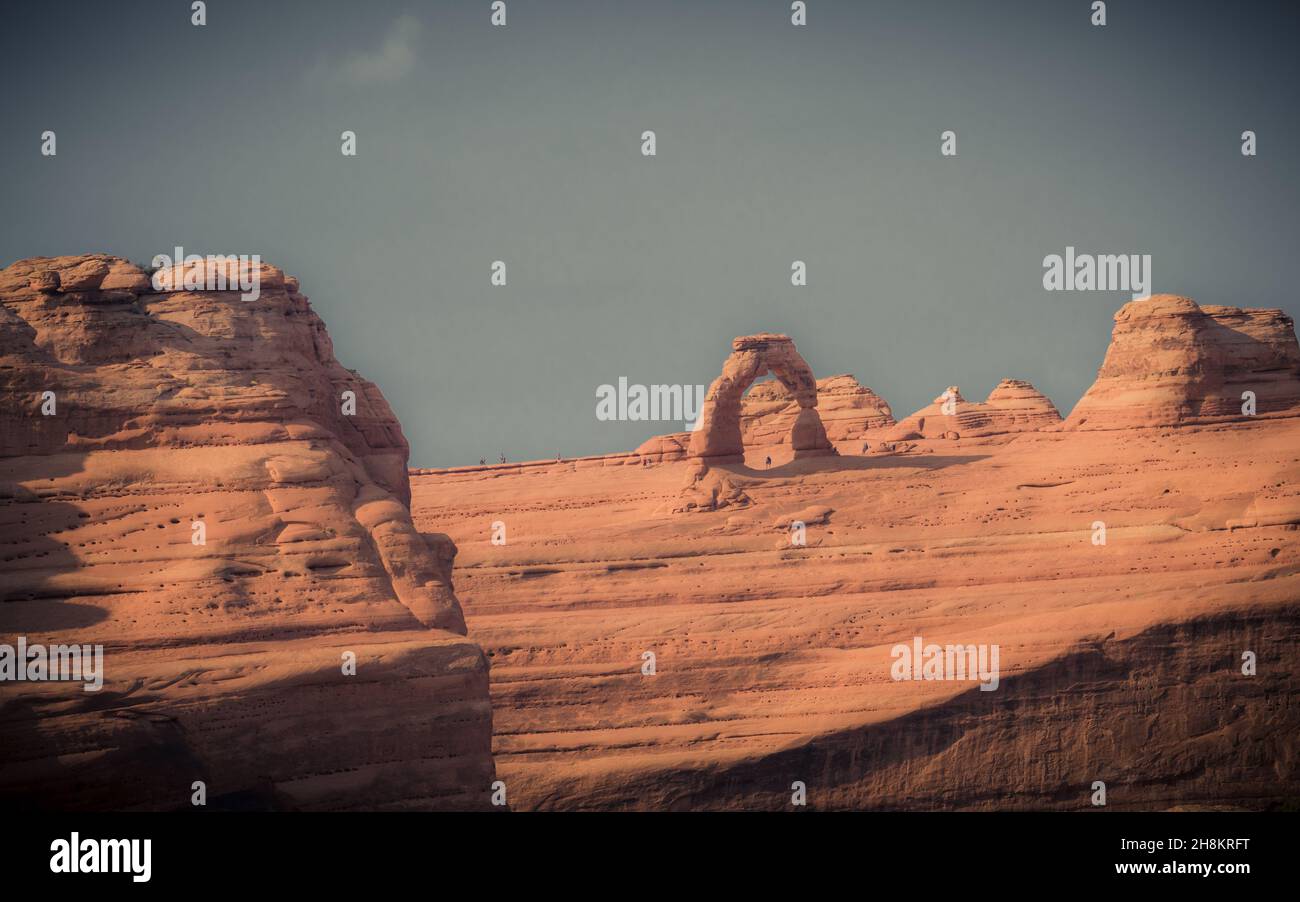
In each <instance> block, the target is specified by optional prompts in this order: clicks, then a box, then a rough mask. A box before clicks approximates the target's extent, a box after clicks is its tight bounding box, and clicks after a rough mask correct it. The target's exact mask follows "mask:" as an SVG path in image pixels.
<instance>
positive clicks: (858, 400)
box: [740, 375, 894, 447]
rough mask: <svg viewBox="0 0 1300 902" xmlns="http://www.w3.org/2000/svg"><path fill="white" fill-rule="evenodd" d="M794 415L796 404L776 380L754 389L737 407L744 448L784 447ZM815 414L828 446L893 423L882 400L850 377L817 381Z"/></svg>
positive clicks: (844, 376)
mask: <svg viewBox="0 0 1300 902" xmlns="http://www.w3.org/2000/svg"><path fill="white" fill-rule="evenodd" d="M798 414H799V404H798V402H797V401H796V400H795V399H794V397H793V396H792V395H791V393H790V391H789V390H788V389H787V388H786V387H785V386H784V385H782V384H781V382H780V381H779V380H774V381H771V382H764V383H761V384H759V385H755V386H754V387H753V388H752V389H751V390H750V392H749V394H747V395H745V397H744V399H743V400H742V401H741V404H740V431H741V434H742V436H743V438H744V444H745V447H751V446H763V445H781V444H787V443H788V442H789V441H790V432H791V430H792V428H793V427H794V421H795V418H796V417H797V416H798ZM817 414H818V416H819V417H820V418H821V421H822V425H823V426H824V427H825V429H826V437H827V438H828V439H830V441H831V442H847V441H852V440H854V439H860V438H862V437H863V435H865V434H866V433H868V432H870V431H871V430H873V429H881V428H883V427H885V426H891V425H893V423H894V415H893V412H892V411H891V410H890V409H889V404H888V403H886V401H885V399H884V398H882V397H880V396H879V395H877V394H876V393H875V392H873V391H872V390H871V389H869V388H867V387H866V386H865V385H861V384H859V383H858V380H857V379H855V378H853V377H852V376H850V375H843V376H830V377H828V378H826V379H818V380H817Z"/></svg>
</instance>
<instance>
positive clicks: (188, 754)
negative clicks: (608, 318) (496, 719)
mask: <svg viewBox="0 0 1300 902" xmlns="http://www.w3.org/2000/svg"><path fill="white" fill-rule="evenodd" d="M259 275H260V279H261V285H260V288H261V296H260V297H259V298H258V299H257V300H254V301H243V300H241V299H240V296H239V294H238V293H237V292H235V291H154V290H153V288H152V286H151V284H150V280H149V278H148V277H147V276H146V274H145V273H144V272H142V271H141V270H140V269H139V268H138V267H136V266H134V265H133V264H131V263H129V262H128V261H125V260H121V259H119V258H115V257H108V256H104V255H90V256H82V257H59V258H38V259H32V260H23V261H19V262H18V263H15V264H13V265H12V266H9V267H7V268H5V269H4V270H2V271H0V388H2V389H3V393H4V396H5V397H6V399H7V400H8V403H7V404H6V405H5V407H4V409H3V411H2V412H0V425H2V426H3V444H2V445H0V549H2V550H3V569H4V590H3V592H4V595H3V604H0V636H3V637H4V641H6V642H11V643H12V642H13V641H15V637H17V636H23V637H26V639H27V641H28V642H29V643H37V642H43V643H50V642H75V643H92V644H102V645H103V646H104V647H105V662H104V666H105V671H106V682H105V685H104V688H103V689H102V690H101V691H100V692H98V693H86V692H84V691H82V689H81V686H80V684H76V685H75V686H73V685H70V684H66V683H21V684H15V683H8V684H5V686H4V687H3V693H4V694H3V706H2V707H0V721H3V723H2V725H0V735H2V736H3V738H0V757H3V760H4V761H5V764H6V766H5V767H4V768H3V773H4V776H3V777H0V798H4V799H9V800H13V801H15V802H16V803H17V804H19V805H20V806H21V805H43V806H49V807H53V808H121V807H131V808H184V807H188V805H189V796H190V789H189V787H190V786H191V783H192V782H193V781H194V780H201V781H204V782H205V783H207V791H208V793H209V796H210V798H212V799H215V800H218V803H220V800H223V799H224V800H228V801H230V804H252V805H255V806H258V807H301V808H332V809H337V808H356V807H366V808H370V807H478V806H480V805H482V804H484V803H485V801H486V798H487V793H488V791H489V790H488V787H489V784H490V782H491V774H492V761H491V757H490V749H489V740H490V734H491V711H490V707H489V704H488V697H487V666H486V662H485V659H484V657H483V655H482V653H481V652H480V650H479V648H478V647H477V646H476V645H474V644H473V643H472V642H470V641H467V640H466V639H465V638H464V633H465V627H464V620H463V617H462V615H461V610H460V605H459V603H458V602H457V599H456V597H455V595H454V594H453V592H452V583H451V561H452V557H453V555H454V554H455V546H454V545H453V544H452V543H451V541H450V540H449V539H447V538H446V537H445V536H442V535H439V534H437V533H429V534H427V535H426V534H421V533H420V532H419V531H418V530H417V529H416V528H415V526H414V524H413V523H412V521H411V517H410V513H409V510H408V507H407V505H408V503H409V498H410V487H409V482H408V477H407V472H406V460H407V445H406V440H405V438H404V437H403V435H402V431H401V428H400V426H399V425H398V423H397V420H396V418H395V417H394V416H393V413H392V411H391V410H390V408H389V406H388V404H387V403H386V402H385V401H384V398H383V396H382V394H381V393H380V392H379V390H378V389H377V388H376V387H375V386H374V385H373V384H371V383H370V382H367V381H366V380H364V379H362V378H360V377H359V376H357V375H356V374H355V373H353V372H351V371H349V370H347V369H345V368H344V367H343V366H342V365H340V364H339V363H338V361H337V360H335V358H334V354H333V350H332V347H331V344H330V339H329V336H328V335H327V334H326V331H325V326H324V324H323V323H322V322H321V320H320V318H319V317H318V316H317V315H316V314H315V313H314V312H313V311H312V309H311V305H310V304H309V303H308V301H307V299H306V297H304V296H303V295H302V294H301V293H300V292H299V286H298V283H297V280H295V279H293V278H291V277H287V276H285V275H284V274H283V273H282V272H281V271H280V270H278V269H276V268H274V267H271V266H265V265H263V266H262V267H261V269H260V272H259ZM47 392H52V393H53V395H52V397H51V396H50V395H48V394H46V393H47ZM346 393H352V394H351V395H349V394H346ZM353 395H354V396H355V412H354V413H353V412H352V408H351V403H350V402H351V400H352V397H353ZM200 538H202V539H203V543H202V544H197V543H198V541H199V539H200ZM346 655H352V656H355V660H356V668H355V675H349V674H346V673H344V667H343V661H344V658H345V656H346Z"/></svg>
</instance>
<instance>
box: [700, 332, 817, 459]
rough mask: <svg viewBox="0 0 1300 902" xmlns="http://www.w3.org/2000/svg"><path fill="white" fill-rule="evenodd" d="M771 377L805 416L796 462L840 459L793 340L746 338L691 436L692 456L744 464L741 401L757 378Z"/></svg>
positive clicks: (799, 423) (799, 424)
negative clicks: (820, 457) (825, 457)
mask: <svg viewBox="0 0 1300 902" xmlns="http://www.w3.org/2000/svg"><path fill="white" fill-rule="evenodd" d="M769 372H770V373H771V374H772V375H773V376H775V377H776V378H777V380H779V381H780V383H781V384H782V386H783V387H784V388H785V390H786V391H787V392H788V393H789V394H790V395H791V396H792V397H793V398H794V401H795V403H796V404H797V405H798V408H799V411H798V413H797V414H795V416H794V417H793V419H792V421H791V425H790V433H789V435H790V441H789V444H790V446H791V448H792V449H793V451H794V456H795V457H810V456H817V455H825V454H834V453H835V449H834V448H833V447H832V445H831V443H830V441H829V440H828V439H827V437H826V429H825V427H823V426H822V421H821V418H820V417H819V416H818V415H817V380H816V379H815V378H814V377H813V372H812V369H811V368H810V367H809V366H808V364H807V363H806V362H805V361H804V359H803V358H802V357H800V356H799V352H798V351H797V350H795V346H794V342H793V341H792V340H791V339H790V336H788V335H775V334H772V333H770V332H764V333H760V334H758V335H743V336H741V337H739V338H737V339H735V340H734V341H732V343H731V356H729V357H728V358H727V360H726V362H725V363H724V364H723V366H722V375H720V376H719V377H718V378H717V379H715V380H713V384H712V385H710V386H709V391H708V394H707V395H705V398H704V408H703V410H702V411H701V412H700V421H699V427H698V428H697V429H696V430H695V432H694V433H693V434H692V435H691V444H690V451H689V456H690V457H692V458H700V459H702V460H704V461H706V462H707V463H710V464H718V463H740V462H743V461H744V454H745V452H744V437H743V435H742V433H741V428H740V414H741V398H742V397H743V396H744V394H745V391H746V389H748V388H749V387H750V386H751V385H752V384H753V383H754V381H755V380H756V379H758V378H759V377H761V376H764V375H766V374H767V373H769Z"/></svg>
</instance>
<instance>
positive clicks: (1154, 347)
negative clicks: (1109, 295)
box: [1065, 294, 1300, 429]
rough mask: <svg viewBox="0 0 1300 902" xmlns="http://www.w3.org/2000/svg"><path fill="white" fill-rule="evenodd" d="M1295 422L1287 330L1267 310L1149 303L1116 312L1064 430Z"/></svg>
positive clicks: (1294, 359)
mask: <svg viewBox="0 0 1300 902" xmlns="http://www.w3.org/2000/svg"><path fill="white" fill-rule="evenodd" d="M1245 392H1252V393H1254V396H1255V405H1256V413H1255V415H1256V416H1276V415H1282V416H1294V415H1296V414H1297V413H1300V409H1298V408H1300V347H1297V344H1296V336H1295V324H1294V323H1293V322H1292V320H1291V318H1290V317H1289V316H1287V315H1286V314H1285V313H1283V312H1282V311H1281V310H1276V309H1266V310H1257V309H1242V308H1238V307H1218V306H1206V307H1200V306H1198V305H1197V304H1196V302H1195V301H1193V300H1191V299H1190V298H1185V297H1177V296H1175V295H1167V294H1162V295H1155V296H1153V297H1151V298H1147V299H1143V300H1139V301H1133V302H1132V303H1129V304H1125V305H1124V306H1123V307H1122V308H1121V309H1120V310H1119V312H1118V313H1116V314H1115V329H1114V332H1113V333H1112V335H1111V343H1110V347H1109V349H1107V351H1106V359H1105V360H1104V361H1103V362H1102V365H1101V371H1100V372H1099V373H1098V374H1097V381H1096V382H1094V383H1093V385H1092V387H1091V388H1090V389H1088V392H1087V393H1086V394H1085V395H1084V396H1083V398H1081V399H1080V401H1079V403H1078V404H1077V405H1076V406H1075V408H1074V410H1073V411H1071V413H1070V416H1069V419H1068V420H1067V421H1066V424H1065V428H1066V429H1124V428H1129V427H1139V426H1175V425H1183V424H1190V423H1204V422H1214V421H1223V420H1231V419H1239V418H1241V417H1243V416H1245V415H1246V414H1243V410H1242V408H1243V404H1244V403H1245V399H1243V394H1244V393H1245Z"/></svg>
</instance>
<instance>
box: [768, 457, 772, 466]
mask: <svg viewBox="0 0 1300 902" xmlns="http://www.w3.org/2000/svg"><path fill="white" fill-rule="evenodd" d="M767 465H768V467H769V468H770V467H771V466H772V455H770V454H769V455H768V456H767Z"/></svg>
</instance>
